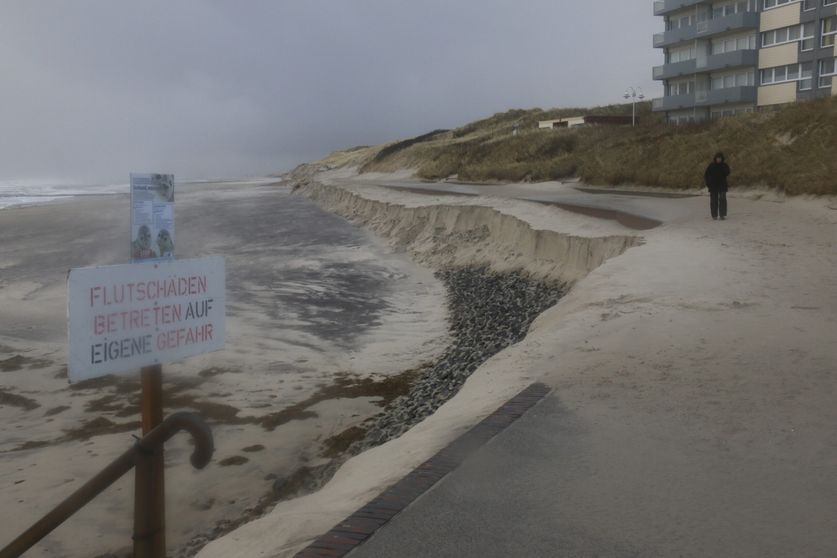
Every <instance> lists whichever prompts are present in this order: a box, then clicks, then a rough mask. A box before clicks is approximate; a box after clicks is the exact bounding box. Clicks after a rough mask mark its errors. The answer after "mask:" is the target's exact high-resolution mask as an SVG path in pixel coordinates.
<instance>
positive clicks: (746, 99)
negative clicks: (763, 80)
mask: <svg viewBox="0 0 837 558" xmlns="http://www.w3.org/2000/svg"><path fill="white" fill-rule="evenodd" d="M755 102H756V88H755V87H754V86H742V87H728V88H726V89H715V90H713V91H707V92H699V93H697V94H696V96H695V104H696V105H697V106H699V107H707V106H715V105H736V104H745V103H755Z"/></svg>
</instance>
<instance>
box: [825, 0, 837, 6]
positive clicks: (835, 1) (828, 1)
mask: <svg viewBox="0 0 837 558" xmlns="http://www.w3.org/2000/svg"><path fill="white" fill-rule="evenodd" d="M831 4H837V0H823V1H822V5H823V6H830V5H831Z"/></svg>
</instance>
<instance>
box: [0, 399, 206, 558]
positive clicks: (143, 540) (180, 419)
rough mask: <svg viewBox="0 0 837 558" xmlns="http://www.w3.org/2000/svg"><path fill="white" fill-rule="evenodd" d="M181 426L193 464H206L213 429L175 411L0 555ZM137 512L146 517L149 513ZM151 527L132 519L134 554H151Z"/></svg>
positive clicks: (29, 541)
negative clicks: (190, 443) (188, 438)
mask: <svg viewBox="0 0 837 558" xmlns="http://www.w3.org/2000/svg"><path fill="white" fill-rule="evenodd" d="M181 430H186V431H187V432H188V433H189V434H191V435H192V438H193V439H194V441H195V449H194V451H193V452H192V458H191V462H192V466H194V467H195V468H196V469H203V468H204V467H206V465H207V464H208V463H209V461H210V459H212V452H213V451H214V448H213V444H212V431H211V430H210V429H209V426H207V424H206V423H205V422H204V421H203V419H202V418H201V417H200V416H199V415H197V414H194V413H183V412H181V413H174V414H172V415H171V416H169V417H167V418H166V419H165V420H164V421H163V422H162V423H160V425H159V426H157V427H155V428H154V429H153V430H151V431H150V432H149V433H148V434H146V435H145V436H143V437H142V438H141V439H139V440H137V443H136V444H134V446H133V447H132V448H131V449H129V450H128V451H126V452H125V453H123V454H122V455H120V456H119V457H118V458H116V459H115V460H114V461H113V462H111V464H110V465H108V466H107V467H105V468H104V469H103V470H102V471H101V472H100V473H99V474H97V475H96V476H95V477H93V478H92V479H90V480H89V481H88V482H87V483H86V484H85V485H84V486H82V487H81V488H79V489H78V490H76V491H75V492H73V493H72V494H71V495H70V496H69V497H68V498H66V499H65V500H64V501H63V502H61V503H60V504H59V505H58V506H56V507H55V508H54V509H53V510H52V511H51V512H49V513H48V514H46V515H45V516H44V517H43V518H41V519H40V520H39V521H38V522H36V523H35V524H34V525H32V526H31V527H30V528H29V529H27V530H26V531H24V532H23V533H22V534H21V535H20V536H19V537H17V538H16V539H15V540H13V541H12V542H11V543H9V545H7V546H6V547H5V548H3V549H2V550H0V558H17V557H18V556H20V555H22V554H23V553H24V552H26V551H27V550H29V549H30V548H32V546H34V545H35V544H36V543H37V542H38V541H40V540H41V539H43V538H44V537H45V536H47V535H48V534H49V533H50V532H52V531H53V530H54V529H55V528H56V527H58V526H59V525H61V524H62V523H64V522H65V521H66V520H67V519H69V518H70V517H71V516H72V515H73V514H75V513H76V512H77V511H79V510H80V509H81V508H83V507H84V506H86V505H87V504H88V503H89V502H90V501H91V500H93V499H94V498H95V497H96V496H98V495H99V494H101V493H102V492H103V491H104V490H105V489H106V488H108V487H109V486H110V485H112V484H113V483H114V482H116V481H117V480H118V479H119V478H120V477H122V475H124V474H125V473H127V472H128V471H130V470H131V469H133V468H134V467H136V466H138V465H140V464H142V463H144V462H145V461H147V460H149V459H151V458H152V456H153V455H154V454H155V452H157V450H159V448H161V447H162V446H163V444H164V443H166V441H167V440H169V439H170V438H171V437H172V436H174V435H175V434H177V433H178V432H180V431H181ZM138 471H139V469H138ZM142 505H143V504H142V502H138V506H140V507H141V506H142ZM138 515H139V516H141V517H147V515H148V514H138ZM151 530H153V526H149V525H144V524H143V521H139V522H137V523H135V525H134V556H137V557H140V556H141V557H145V556H151V555H152V554H151V551H150V549H148V548H147V546H148V544H147V540H148V538H149V536H148V533H149V532H151Z"/></svg>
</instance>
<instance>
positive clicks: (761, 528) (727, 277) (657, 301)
mask: <svg viewBox="0 0 837 558" xmlns="http://www.w3.org/2000/svg"><path fill="white" fill-rule="evenodd" d="M410 187H411V188H415V187H416V186H414V185H411V186H410ZM418 187H421V186H418ZM479 188H480V189H482V188H484V187H479ZM495 189H496V192H495V193H493V194H492V195H497V194H503V195H505V192H504V190H503V188H502V187H496V188H495ZM576 196H577V201H578V202H579V203H583V204H602V205H603V206H604V207H608V208H611V209H613V208H616V209H620V210H626V211H632V212H636V214H639V215H642V216H647V217H652V218H656V217H660V218H662V217H669V218H667V219H665V220H666V226H665V227H662V228H660V229H659V230H655V231H649V236H648V243H647V244H646V245H645V246H643V247H641V248H635V249H632V250H631V251H629V252H628V253H627V254H625V255H624V256H622V257H620V258H617V259H614V260H613V261H611V262H608V263H607V264H605V265H604V266H602V268H600V269H599V270H596V271H595V272H594V273H593V274H591V276H590V277H588V278H587V279H585V280H584V281H582V282H581V283H579V284H578V285H577V286H576V287H575V288H574V289H573V291H572V292H571V293H570V295H569V296H568V297H567V299H566V300H564V301H562V303H561V304H559V306H558V309H557V310H556V312H555V313H554V314H549V313H548V316H547V317H544V321H543V322H542V323H540V324H535V326H534V327H533V331H532V333H530V336H529V337H528V338H527V343H529V344H531V345H532V346H536V347H543V349H540V350H539V351H540V356H537V357H534V358H532V361H531V363H530V364H529V366H530V367H531V370H532V371H533V372H534V377H535V378H539V379H541V380H542V381H544V382H546V383H547V384H549V385H551V386H552V387H553V388H554V391H553V393H552V394H551V395H550V396H549V397H548V398H547V399H546V400H544V401H543V402H542V403H540V404H539V405H538V406H537V407H536V408H535V409H533V410H531V411H530V412H529V413H528V414H527V415H526V416H524V417H523V418H522V419H520V420H519V421H518V422H517V423H515V424H514V425H512V426H511V427H510V428H509V429H508V430H506V431H504V432H502V433H501V434H499V435H498V436H497V437H496V438H494V439H493V440H492V441H491V442H489V443H488V444H487V445H486V446H485V447H483V448H482V449H480V450H479V451H477V452H476V453H475V454H474V455H472V456H471V457H470V458H469V459H468V460H467V461H466V462H465V463H464V464H463V465H462V466H461V467H460V468H459V469H457V470H456V471H454V472H453V473H451V474H450V475H449V476H447V477H445V478H444V479H443V480H442V481H441V482H439V483H438V484H437V485H436V486H435V487H434V488H433V489H431V490H430V491H429V492H428V493H427V494H425V495H424V496H423V497H421V498H420V499H419V500H418V501H416V502H415V503H414V504H413V505H412V506H410V507H409V508H408V509H407V510H406V511H404V512H402V513H401V514H400V515H398V516H396V517H395V518H394V519H393V520H392V521H391V522H390V523H388V524H387V525H386V526H384V527H383V528H382V529H381V530H379V531H378V533H377V534H376V535H374V536H373V537H372V538H371V539H370V540H369V541H367V542H366V543H365V544H364V545H363V546H361V547H360V548H359V549H358V550H356V551H354V552H353V553H351V555H350V556H352V557H353V558H367V557H396V556H397V557H399V558H411V557H427V558H430V557H433V558H441V557H451V558H452V557H488V558H492V557H497V558H500V557H517V556H527V557H541V556H543V557H552V556H555V557H576V556H578V557H582V556H583V557H592V556H597V557H628V556H641V557H646V556H662V557H673V556H678V557H679V556H688V557H748V558H750V557H752V558H764V557H790V556H793V557H833V556H837V529H835V526H837V438H835V435H834V424H837V411H835V408H837V406H835V405H834V403H833V402H834V399H835V396H836V395H837V378H835V366H837V350H836V349H835V345H834V341H835V340H836V339H837V337H835V333H834V332H835V331H837V320H835V317H837V281H835V280H834V277H835V276H834V271H835V269H837V211H834V208H833V207H832V208H830V209H829V208H827V207H826V206H827V203H826V202H822V203H821V204H819V205H817V204H816V203H814V202H811V204H808V202H804V201H789V202H786V203H769V202H763V201H762V202H759V201H752V200H744V199H736V200H733V202H732V203H731V206H732V208H733V209H732V211H733V213H732V218H731V220H730V221H726V222H712V221H711V219H709V218H708V216H707V215H706V214H707V213H708V211H707V207H705V205H708V203H706V204H705V203H704V202H705V201H706V200H705V198H704V199H692V200H690V199H685V200H662V199H661V200H655V199H648V198H640V197H638V196H623V195H621V194H598V195H594V194H590V193H587V192H578V193H577V194H576V193H566V192H564V193H556V194H555V197H556V198H560V199H563V200H567V199H572V198H574V197H576ZM524 197H525V198H526V199H528V198H530V197H531V193H526V194H524ZM540 197H548V196H547V195H546V194H543V195H541V196H540ZM806 204H808V205H806ZM672 211H674V214H677V212H681V213H680V217H679V218H675V219H671V218H670V217H671V216H672Z"/></svg>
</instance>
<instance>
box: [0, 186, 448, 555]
mask: <svg viewBox="0 0 837 558" xmlns="http://www.w3.org/2000/svg"><path fill="white" fill-rule="evenodd" d="M283 192H284V190H283V189H282V188H281V187H277V186H276V185H270V184H266V183H262V184H240V183H234V182H230V183H223V184H194V185H185V186H181V187H180V190H179V191H178V198H177V236H176V240H177V253H178V256H179V257H180V258H187V257H198V256H205V255H223V256H224V257H225V260H226V264H227V285H228V289H227V290H228V292H227V300H228V305H227V331H228V333H227V347H226V349H225V350H224V351H221V352H217V353H212V354H208V355H201V356H198V357H194V358H192V359H189V360H187V361H184V362H180V363H172V364H170V365H166V366H165V381H166V384H165V405H166V411H167V412H173V411H175V410H194V411H198V412H201V413H202V414H203V415H204V416H205V417H206V418H207V420H208V421H209V422H210V424H211V426H212V427H213V433H214V436H215V444H216V453H215V456H214V458H213V462H212V463H211V464H210V465H209V466H208V467H207V469H205V470H204V471H200V472H196V471H193V470H192V469H191V467H190V466H189V464H188V455H189V453H190V450H191V447H190V445H189V441H188V440H187V438H186V436H184V435H180V436H178V437H176V438H175V439H173V440H172V441H171V442H170V443H169V445H168V446H167V453H166V457H167V479H166V481H167V485H168V494H167V504H168V514H169V522H168V533H167V538H168V542H169V550H170V554H171V555H173V556H175V555H178V552H177V551H176V549H177V548H182V546H183V545H184V544H185V543H186V542H187V541H190V540H192V539H194V538H195V537H198V538H199V539H202V538H205V537H207V536H212V535H213V533H214V532H217V530H218V526H219V525H220V526H222V527H223V525H225V524H228V522H229V521H230V520H232V519H235V518H239V517H242V516H246V515H247V514H251V513H253V510H254V508H258V507H259V503H260V501H263V499H264V497H265V496H266V495H270V494H271V492H272V487H273V486H274V485H275V483H277V481H281V479H283V478H287V477H290V476H292V475H293V472H294V471H296V470H298V469H299V468H300V467H302V466H316V465H317V464H318V463H321V462H324V461H326V460H327V459H328V453H329V451H334V447H335V446H337V447H339V446H340V444H341V443H342V441H341V435H342V434H343V433H345V432H347V431H348V432H351V431H352V429H353V428H356V427H357V426H358V425H359V424H361V423H362V422H363V421H364V420H366V419H367V418H369V417H371V416H373V415H375V414H377V413H378V412H380V410H381V407H382V406H383V405H385V404H386V403H388V402H389V401H391V400H392V399H393V398H394V397H397V396H398V395H401V394H402V393H403V392H404V390H405V389H406V387H405V386H403V385H400V383H399V379H398V374H399V373H401V372H403V371H405V370H409V369H410V368H412V367H417V366H419V365H421V364H423V363H424V362H426V361H427V360H430V359H432V358H433V357H435V356H436V355H437V354H438V353H439V352H440V351H441V350H442V349H443V348H444V345H445V343H446V339H447V338H446V325H445V324H446V322H445V316H446V314H445V310H444V304H443V302H444V289H443V287H442V285H441V284H440V283H439V282H438V281H436V279H435V278H434V277H433V276H432V274H431V273H430V272H429V271H426V270H423V269H421V268H418V267H416V266H415V265H413V264H412V263H410V262H408V261H407V260H405V259H404V258H403V257H401V256H398V255H395V254H393V253H392V251H391V250H390V249H389V248H387V247H386V246H385V245H383V244H382V243H380V242H379V241H377V240H376V239H374V238H373V237H371V236H370V235H369V234H368V233H365V232H363V231H359V230H358V229H356V228H354V227H351V226H350V225H348V224H347V223H345V222H344V221H343V220H342V219H339V218H337V217H335V216H332V215H329V214H327V213H325V212H322V211H320V210H319V209H316V208H315V207H314V206H313V205H311V204H309V203H308V202H307V201H305V200H301V199H298V198H291V197H288V196H286V195H285V194H284V193H283ZM128 222H129V212H128V197H127V196H122V195H108V196H94V197H91V196H86V197H84V198H78V199H73V200H72V201H66V202H59V203H51V204H45V205H38V206H30V207H22V208H7V209H4V210H2V211H0V234H2V241H0V309H2V310H0V432H2V436H1V437H0V499H1V500H2V501H3V502H4V510H5V512H6V513H5V514H4V522H3V523H2V524H0V546H2V545H4V544H5V543H6V542H8V541H9V540H11V539H12V538H13V537H14V536H15V535H17V534H18V533H19V532H21V531H22V530H23V529H25V528H26V527H28V526H29V525H30V524H31V523H32V522H34V521H35V520H37V519H38V518H39V517H40V516H41V515H43V514H44V513H46V512H47V511H49V509H50V508H51V507H52V506H54V505H56V504H57V503H58V502H60V500H61V499H62V498H64V497H66V496H67V495H69V494H70V493H71V492H72V491H73V490H75V489H76V488H78V487H79V486H80V485H81V484H82V483H83V482H85V481H86V480H87V479H88V478H89V477H90V476H92V475H93V474H94V473H95V472H97V471H98V470H100V469H101V468H102V467H104V466H105V465H106V464H107V463H108V462H110V460H111V459H112V458H113V457H115V456H116V455H118V454H119V453H121V452H122V451H124V449H126V448H127V447H129V445H130V444H131V443H132V442H133V438H132V435H133V434H137V433H138V420H139V412H138V392H139V389H138V381H137V375H136V374H128V375H125V376H121V377H118V378H117V377H106V378H101V379H96V380H92V381H88V382H82V383H78V384H74V385H69V384H68V381H67V377H66V368H65V365H64V363H65V360H66V359H65V351H66V346H65V345H66V300H65V288H66V287H65V282H66V273H67V270H68V269H70V268H73V267H83V266H91V265H108V264H117V263H124V262H125V260H126V256H127V252H128V246H129V231H128V228H129V226H128ZM299 227H302V228H301V229H300V228H299ZM306 227H307V228H306ZM132 507H133V479H132V475H127V476H126V477H124V478H123V479H122V480H120V481H119V482H118V483H117V484H116V485H114V486H113V487H111V488H110V489H109V490H108V491H107V492H105V493H104V494H102V495H101V496H100V497H99V498H97V499H96V500H95V501H94V502H93V503H91V504H90V505H89V506H87V507H86V508H85V509H84V510H83V511H81V512H79V514H78V515H76V516H74V517H73V518H71V519H70V520H69V521H68V522H67V523H66V524H65V525H63V526H61V527H60V528H59V529H57V530H56V531H55V532H54V533H53V534H52V535H50V536H49V537H48V538H47V539H45V540H44V541H43V542H42V543H41V544H39V545H38V546H37V547H36V548H35V549H33V551H31V552H30V553H29V554H27V556H67V555H90V556H96V555H99V554H103V553H106V552H113V551H119V550H120V549H121V550H125V549H127V548H129V547H130V534H131V521H132V519H131V518H132ZM81 527H83V532H84V533H85V537H83V538H80V537H78V532H79V529H80V528H81Z"/></svg>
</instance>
